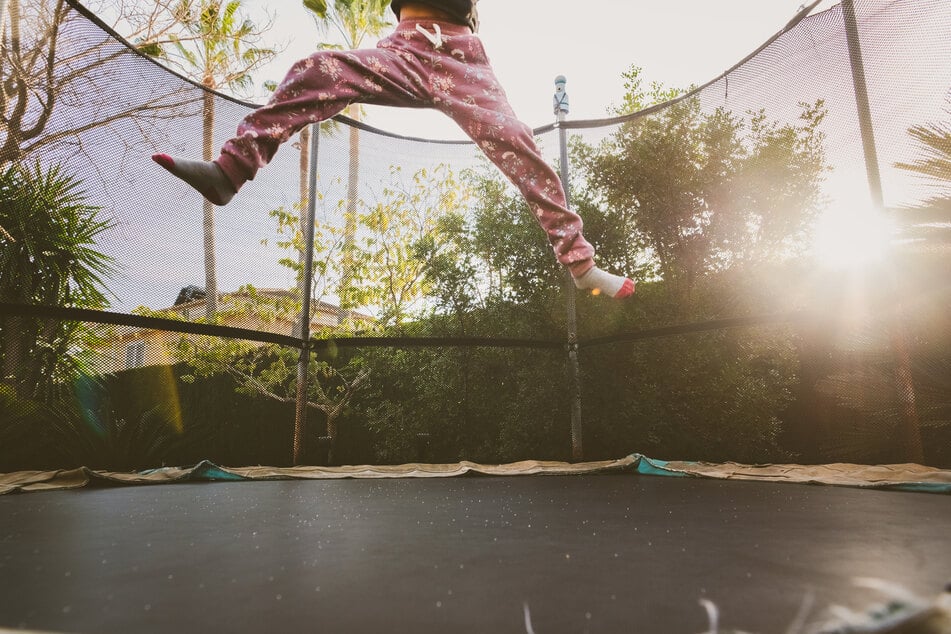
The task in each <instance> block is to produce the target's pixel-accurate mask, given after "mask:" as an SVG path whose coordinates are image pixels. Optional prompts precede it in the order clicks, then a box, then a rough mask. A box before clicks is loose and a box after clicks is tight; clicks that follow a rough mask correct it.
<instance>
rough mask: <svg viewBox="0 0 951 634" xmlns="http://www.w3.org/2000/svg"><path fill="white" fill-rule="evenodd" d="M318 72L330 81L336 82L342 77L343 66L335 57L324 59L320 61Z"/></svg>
mask: <svg viewBox="0 0 951 634" xmlns="http://www.w3.org/2000/svg"><path fill="white" fill-rule="evenodd" d="M320 70H321V72H323V74H325V75H327V76H329V77H330V78H331V79H333V80H337V79H340V76H341V75H343V64H341V63H340V60H338V59H337V58H335V57H324V58H323V59H321V60H320Z"/></svg>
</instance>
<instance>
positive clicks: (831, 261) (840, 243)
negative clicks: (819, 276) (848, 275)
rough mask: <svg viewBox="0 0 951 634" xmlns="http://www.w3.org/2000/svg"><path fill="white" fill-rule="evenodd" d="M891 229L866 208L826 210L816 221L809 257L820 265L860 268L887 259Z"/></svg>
mask: <svg viewBox="0 0 951 634" xmlns="http://www.w3.org/2000/svg"><path fill="white" fill-rule="evenodd" d="M893 236H894V227H893V225H892V223H891V222H890V221H889V219H888V218H887V217H886V216H885V215H884V214H882V213H880V212H876V211H873V210H870V209H868V208H864V209H862V208H853V209H843V208H830V209H828V210H827V211H826V212H825V213H824V214H823V215H822V216H821V217H820V218H819V220H818V221H817V223H816V227H815V233H814V234H813V254H814V255H815V258H816V261H817V263H818V264H819V265H820V266H824V267H828V268H831V269H836V270H843V269H853V270H854V269H862V268H865V267H868V266H870V265H873V264H877V263H880V262H881V261H882V260H884V259H885V258H886V257H887V254H888V250H889V247H890V245H891V242H892V239H893Z"/></svg>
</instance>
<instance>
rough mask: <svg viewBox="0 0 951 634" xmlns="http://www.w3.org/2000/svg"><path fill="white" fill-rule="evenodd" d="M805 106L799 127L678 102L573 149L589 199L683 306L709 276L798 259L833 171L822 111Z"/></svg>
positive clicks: (692, 100)
mask: <svg viewBox="0 0 951 634" xmlns="http://www.w3.org/2000/svg"><path fill="white" fill-rule="evenodd" d="M633 86H634V88H635V89H636V88H637V84H636V83H635V84H633ZM658 90H659V89H658V88H657V87H656V86H655V88H654V92H655V93H656V92H657V91H658ZM627 99H628V101H630V102H632V103H637V104H641V103H645V102H646V101H647V97H646V96H645V95H643V94H633V95H629V96H628V98H627ZM801 107H802V113H801V116H800V120H799V122H798V123H796V124H779V123H775V122H771V121H769V120H768V118H767V116H766V113H765V112H763V111H759V112H751V113H748V115H747V116H746V117H739V116H736V115H734V114H733V113H731V112H729V111H727V110H725V109H722V108H719V109H717V110H715V111H713V112H705V111H703V110H702V109H701V107H700V101H699V99H698V98H697V97H692V96H684V97H681V98H679V99H678V100H675V101H673V102H671V103H670V104H669V105H667V106H666V107H664V108H662V109H660V110H659V111H658V112H656V113H653V114H649V115H645V116H641V117H637V118H635V119H632V120H630V121H627V122H625V123H623V124H622V125H621V127H620V128H619V130H618V132H617V133H616V134H615V135H613V136H612V137H611V138H609V139H607V140H605V141H604V142H602V143H601V144H600V145H599V146H598V147H589V146H585V145H583V144H576V146H575V151H574V154H575V156H576V157H577V159H578V162H579V163H580V164H581V165H582V166H583V168H584V170H585V175H586V182H585V186H586V187H587V188H588V191H587V192H586V193H584V194H583V195H584V196H587V197H588V199H589V200H598V201H602V202H603V205H604V206H605V208H606V209H608V210H609V211H606V212H605V215H606V216H607V218H608V219H609V224H611V225H614V226H616V227H618V228H620V229H622V231H620V232H619V233H618V237H619V238H620V239H622V240H625V241H626V242H627V244H628V247H627V248H629V249H633V250H634V251H635V252H641V253H645V254H647V256H648V257H649V258H650V261H651V262H652V263H653V268H654V270H653V271H652V272H653V273H655V274H657V275H659V276H660V277H661V278H663V279H664V281H665V283H666V285H667V288H668V290H669V292H670V293H671V295H672V296H673V297H679V298H681V300H684V299H686V298H687V297H689V295H690V293H691V291H692V290H693V288H694V287H695V285H696V284H697V282H698V280H699V279H700V278H701V276H703V275H704V274H707V273H713V272H717V271H722V270H725V269H728V268H730V267H732V266H735V265H738V264H753V263H758V262H763V261H765V260H768V259H773V260H776V259H782V258H788V257H791V256H794V255H797V254H799V253H801V252H802V251H803V250H804V249H805V248H806V247H807V244H808V241H807V240H806V237H807V231H808V228H809V227H810V226H811V224H812V222H813V220H814V218H815V216H816V215H817V214H818V211H819V209H820V208H821V203H822V200H821V195H820V184H821V180H822V175H823V173H824V171H825V170H826V169H827V168H826V164H825V158H824V153H823V148H822V141H823V135H822V132H821V131H820V125H821V123H822V120H823V117H824V115H825V108H824V106H823V104H822V102H821V101H819V102H817V103H815V104H812V105H808V104H801Z"/></svg>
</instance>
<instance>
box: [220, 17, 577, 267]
mask: <svg viewBox="0 0 951 634" xmlns="http://www.w3.org/2000/svg"><path fill="white" fill-rule="evenodd" d="M437 26H438V27H439V28H438V29H437V28H436V27H437ZM357 102H360V103H369V104H377V105H388V106H401V107H416V108H420V107H431V108H435V109H437V110H440V111H442V112H444V113H445V114H447V115H448V116H449V117H451V118H452V119H453V120H454V121H455V122H456V123H457V124H458V125H459V126H460V127H461V128H462V129H463V130H464V131H465V132H466V134H467V135H468V136H469V137H470V138H471V139H472V140H473V141H474V142H475V143H476V144H477V145H478V146H479V148H480V149H482V151H483V152H485V154H486V155H487V156H488V158H489V159H490V160H491V161H492V162H493V163H494V164H495V165H496V166H498V168H499V169H500V170H501V171H502V173H503V174H505V176H506V177H507V178H509V180H511V181H512V183H513V184H514V185H515V186H516V187H517V188H518V189H519V191H520V192H521V193H522V195H523V196H524V197H525V199H526V201H527V202H528V205H529V207H530V208H531V210H532V212H533V213H534V215H535V218H536V219H537V220H538V223H539V224H540V225H541V227H542V229H543V230H544V231H545V233H546V235H547V236H548V239H549V242H550V243H551V245H552V248H553V249H554V251H555V255H556V257H557V258H558V261H559V262H561V263H562V264H563V265H565V266H567V267H568V268H569V270H570V271H571V273H572V275H574V276H575V277H578V276H580V275H582V274H583V273H584V272H586V271H587V270H588V269H589V268H591V266H593V262H592V257H593V254H594V250H593V248H592V247H591V245H590V244H589V243H588V242H587V241H586V240H585V239H584V237H583V236H582V233H581V229H582V222H581V218H580V217H579V216H578V215H577V214H575V213H574V212H572V211H571V210H569V209H568V207H567V202H566V199H565V192H564V188H563V187H562V184H561V180H560V179H559V177H558V175H557V174H556V173H555V171H554V170H553V169H552V167H551V166H550V165H548V163H546V162H545V160H544V159H543V158H542V156H541V154H540V153H539V151H538V148H537V146H536V144H535V140H534V137H533V134H532V130H531V128H529V127H528V126H527V125H525V124H524V123H522V122H521V121H520V120H519V119H518V118H517V117H516V116H515V113H514V112H513V111H512V108H511V106H510V105H509V102H508V99H507V98H506V96H505V92H504V90H503V89H502V87H501V86H500V85H499V82H498V80H497V79H496V77H495V73H494V72H493V70H492V67H491V65H490V63H489V60H488V58H487V56H486V54H485V49H484V48H483V47H482V42H481V40H480V39H479V38H478V36H476V35H474V34H473V33H472V32H471V30H470V29H469V28H468V27H465V26H460V25H456V24H451V23H444V22H438V23H435V22H431V21H420V22H416V21H412V22H405V21H404V22H401V23H400V24H399V25H398V26H397V28H396V30H395V32H394V33H393V34H392V35H390V36H389V37H387V38H385V39H383V40H381V41H380V42H379V43H378V44H377V48H375V49H361V50H354V51H320V52H317V53H314V54H313V55H311V56H310V57H307V58H305V59H302V60H300V61H299V62H297V63H296V64H294V66H293V67H291V69H290V71H289V72H288V73H287V76H286V77H285V78H284V81H283V82H282V83H281V85H280V86H279V87H278V89H277V90H276V91H275V92H274V95H273V96H272V98H271V100H270V102H269V103H268V104H267V105H265V106H263V107H261V108H259V109H258V110H256V111H255V112H253V113H251V114H250V115H248V116H247V117H246V118H245V119H244V120H243V121H242V122H241V124H240V125H239V126H238V131H237V135H236V136H235V137H234V138H232V139H231V140H229V141H228V142H226V143H225V144H224V146H223V148H222V152H221V156H220V157H219V159H218V161H217V162H218V164H219V165H220V166H221V168H222V169H223V170H224V172H225V174H227V175H228V178H229V179H230V180H231V182H232V183H233V184H234V185H235V188H236V189H237V188H239V187H240V186H241V185H242V184H243V183H244V182H245V181H248V180H251V179H252V178H254V175H255V174H256V173H257V170H258V169H260V168H261V167H263V166H264V165H266V164H267V163H268V162H269V161H270V160H271V158H272V157H273V156H274V154H275V152H277V149H278V147H279V146H280V145H281V144H282V143H284V142H285V141H287V140H288V139H289V138H290V137H291V136H292V135H294V134H295V133H297V132H298V131H300V130H301V129H302V128H303V127H304V126H306V125H308V124H310V123H315V122H318V121H323V120H324V119H328V118H330V117H332V116H334V115H335V114H337V113H339V112H341V111H342V110H343V109H345V108H346V107H347V106H349V105H350V104H352V103H357Z"/></svg>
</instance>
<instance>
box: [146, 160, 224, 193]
mask: <svg viewBox="0 0 951 634" xmlns="http://www.w3.org/2000/svg"><path fill="white" fill-rule="evenodd" d="M152 160H153V161H155V162H156V163H158V164H159V165H161V166H162V167H164V168H165V169H167V170H168V171H169V172H171V173H172V174H174V175H175V176H177V177H178V178H180V179H182V180H183V181H185V182H186V183H188V184H189V185H191V186H192V187H193V188H194V189H195V190H197V191H198V193H199V194H201V195H202V196H204V197H205V198H206V199H208V201H210V202H211V203H213V204H215V205H227V204H228V202H230V201H231V199H232V198H233V197H234V195H235V194H236V193H237V192H236V190H235V188H234V185H232V184H231V181H230V180H228V177H227V176H225V173H224V172H223V171H222V170H221V167H219V166H218V164H217V163H215V162H214V161H189V160H186V159H180V158H173V157H171V156H169V155H168V154H155V155H153V156H152Z"/></svg>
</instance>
